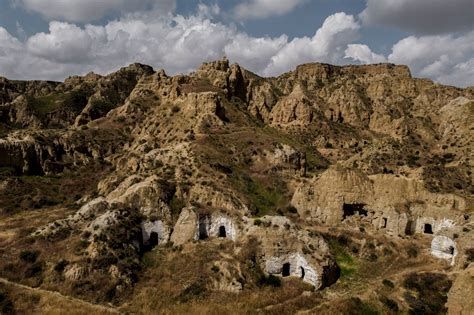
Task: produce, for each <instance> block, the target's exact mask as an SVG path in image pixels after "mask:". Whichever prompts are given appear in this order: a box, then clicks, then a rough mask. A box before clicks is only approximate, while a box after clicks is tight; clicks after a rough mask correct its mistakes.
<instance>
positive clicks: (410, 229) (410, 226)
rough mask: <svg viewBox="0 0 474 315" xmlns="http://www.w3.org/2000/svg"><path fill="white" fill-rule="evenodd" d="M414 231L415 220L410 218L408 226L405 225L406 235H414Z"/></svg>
mask: <svg viewBox="0 0 474 315" xmlns="http://www.w3.org/2000/svg"><path fill="white" fill-rule="evenodd" d="M413 231H414V224H413V221H411V220H408V222H407V226H406V227H405V234H406V235H413Z"/></svg>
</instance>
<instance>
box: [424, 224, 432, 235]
mask: <svg viewBox="0 0 474 315" xmlns="http://www.w3.org/2000/svg"><path fill="white" fill-rule="evenodd" d="M423 232H424V233H425V234H433V226H432V225H431V224H429V223H425V227H424V230H423Z"/></svg>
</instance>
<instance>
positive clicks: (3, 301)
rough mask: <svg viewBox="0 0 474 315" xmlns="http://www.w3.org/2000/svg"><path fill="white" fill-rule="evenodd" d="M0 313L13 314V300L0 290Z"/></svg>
mask: <svg viewBox="0 0 474 315" xmlns="http://www.w3.org/2000/svg"><path fill="white" fill-rule="evenodd" d="M0 314H5V315H8V314H15V309H14V307H13V302H12V301H11V300H10V298H9V297H8V295H7V294H6V293H3V292H0Z"/></svg>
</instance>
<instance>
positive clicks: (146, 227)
mask: <svg viewBox="0 0 474 315" xmlns="http://www.w3.org/2000/svg"><path fill="white" fill-rule="evenodd" d="M141 226H142V240H143V243H148V244H150V243H156V244H151V245H161V244H166V243H167V242H168V241H169V238H170V231H169V228H168V227H167V226H166V225H165V224H164V223H163V221H161V220H158V221H146V222H142V224H141Z"/></svg>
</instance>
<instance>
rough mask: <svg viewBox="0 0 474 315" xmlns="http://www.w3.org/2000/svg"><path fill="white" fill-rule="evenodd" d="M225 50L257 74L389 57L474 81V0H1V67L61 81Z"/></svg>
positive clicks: (177, 63)
mask: <svg viewBox="0 0 474 315" xmlns="http://www.w3.org/2000/svg"><path fill="white" fill-rule="evenodd" d="M224 54H225V55H227V56H228V57H229V59H230V60H231V61H233V62H238V63H240V64H241V65H243V66H244V67H246V68H248V69H249V70H252V71H254V72H256V73H258V74H260V75H265V76H274V75H278V74H280V73H283V72H285V71H289V70H292V69H294V67H295V66H296V65H297V64H299V63H304V62H327V63H334V64H348V63H355V64H358V63H378V62H392V63H399V64H407V65H409V66H410V68H411V70H412V73H413V74H414V75H415V76H420V77H427V78H430V79H433V80H435V81H438V82H441V83H444V84H451V85H457V86H463V87H464V86H469V85H474V69H473V68H474V1H472V0H450V1H446V0H285V1H281V0H227V1H206V0H135V1H127V0H69V1H67V0H0V75H1V76H6V77H9V78H13V79H52V80H63V79H64V78H66V77H67V76H70V75H75V74H79V75H82V74H85V73H87V72H90V71H94V72H98V73H101V74H104V73H108V72H110V71H114V70H116V69H118V68H120V67H122V66H125V65H127V64H129V63H131V62H142V63H147V64H150V65H152V66H153V67H155V68H164V69H165V70H166V71H167V72H168V73H170V74H175V73H180V72H188V71H191V70H193V69H195V68H196V67H197V66H199V64H200V63H201V62H203V61H208V60H210V59H217V58H220V57H222V56H223V55H224Z"/></svg>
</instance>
